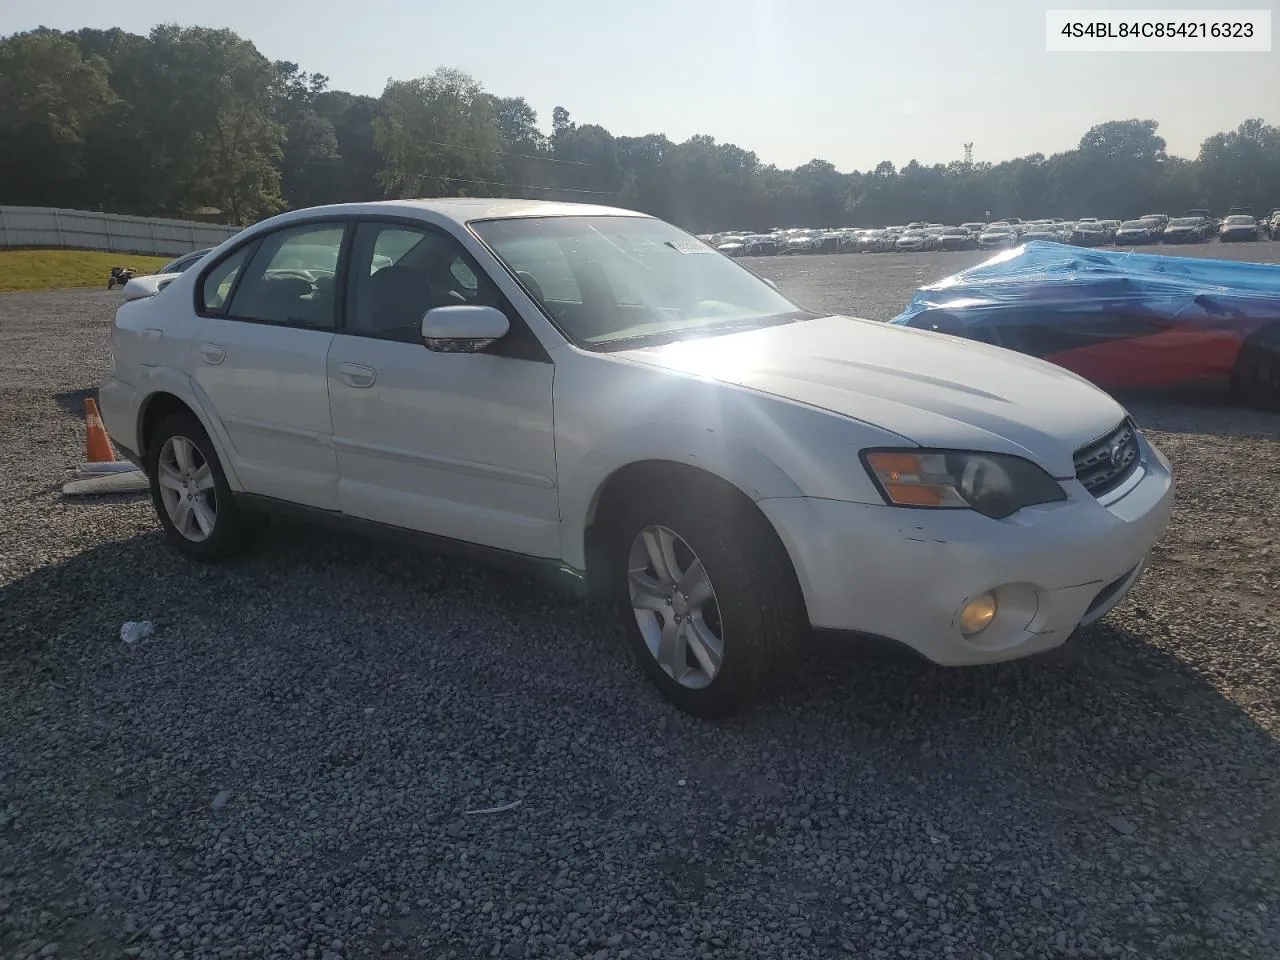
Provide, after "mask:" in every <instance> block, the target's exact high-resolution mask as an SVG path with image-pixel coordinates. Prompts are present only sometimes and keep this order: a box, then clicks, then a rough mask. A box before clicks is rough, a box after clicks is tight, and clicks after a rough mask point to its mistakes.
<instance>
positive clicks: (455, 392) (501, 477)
mask: <svg viewBox="0 0 1280 960" xmlns="http://www.w3.org/2000/svg"><path fill="white" fill-rule="evenodd" d="M349 269H350V273H349V275H348V282H347V300H346V310H345V314H344V326H343V327H342V328H341V329H339V330H338V332H337V333H336V334H335V336H334V338H333V345H332V347H331V348H330V350H329V358H328V378H329V403H330V407H331V409H332V416H333V434H334V437H333V442H334V449H335V450H336V452H337V458H338V475H339V481H338V499H339V503H340V504H341V508H342V510H343V511H344V512H345V513H348V514H351V515H352V516H355V517H361V518H363V519H367V520H376V521H379V522H382V523H388V524H393V525H395V526H399V527H407V528H410V529H414V530H421V531H424V532H427V533H431V534H435V535H437V536H442V537H448V538H450V539H454V540H462V541H467V542H470V543H478V544H482V545H484V546H489V547H497V548H500V549H503V550H509V551H513V552H516V553H520V554H525V555H528V556H538V557H554V556H557V555H558V553H559V519H560V516H559V504H558V500H557V491H556V460H555V437H554V433H553V425H552V411H551V396H552V390H551V386H552V376H553V374H554V371H555V367H554V365H553V364H552V363H551V362H550V359H549V358H547V357H546V356H545V354H542V353H541V352H540V350H539V349H536V348H531V345H535V346H536V341H534V340H533V338H532V335H531V334H530V333H529V331H528V330H527V328H525V327H524V325H523V321H522V320H521V319H520V318H519V316H518V314H516V312H515V310H514V308H512V307H511V305H510V304H509V303H508V302H507V301H506V299H505V298H504V297H503V296H502V294H501V293H500V292H499V291H498V290H497V288H496V287H495V286H494V285H493V283H492V282H491V281H490V280H489V278H488V277H487V276H485V274H484V272H483V270H482V269H481V268H480V267H479V266H478V265H477V264H476V263H475V261H474V260H472V258H471V257H470V255H468V254H467V253H466V252H465V251H464V250H463V248H462V246H461V245H460V244H459V243H458V242H457V241H456V240H454V239H453V238H452V237H449V236H448V235H447V234H446V233H444V232H442V231H437V230H435V229H433V228H428V227H423V226H419V225H408V224H403V223H396V222H384V221H369V222H362V223H360V224H358V225H357V227H356V231H355V234H354V238H353V242H352V248H351V258H350V268H349ZM459 303H461V304H465V303H476V304H484V305H488V306H495V307H498V308H499V309H501V310H503V312H504V313H506V314H507V316H508V319H509V320H510V321H511V323H512V331H511V333H510V334H509V335H508V337H506V338H504V339H503V340H500V341H498V342H497V343H496V344H494V345H493V346H492V347H491V348H489V350H487V351H485V352H482V353H435V352H433V351H431V350H429V349H428V348H427V347H426V346H425V345H424V344H423V342H422V337H421V323H422V315H423V314H424V313H425V312H426V311H427V310H429V309H431V308H432V307H437V306H446V305H449V304H459Z"/></svg>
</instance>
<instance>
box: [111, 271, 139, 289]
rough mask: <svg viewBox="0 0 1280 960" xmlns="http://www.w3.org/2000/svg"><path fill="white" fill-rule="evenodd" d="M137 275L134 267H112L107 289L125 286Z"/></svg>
mask: <svg viewBox="0 0 1280 960" xmlns="http://www.w3.org/2000/svg"><path fill="white" fill-rule="evenodd" d="M136 275H137V271H136V270H134V269H133V267H112V268H111V276H109V277H108V278H107V289H108V290H113V289H115V287H116V286H117V285H118V286H121V287H123V286H124V285H125V284H126V283H128V282H129V281H130V280H132V279H133V278H134V277H135V276H136Z"/></svg>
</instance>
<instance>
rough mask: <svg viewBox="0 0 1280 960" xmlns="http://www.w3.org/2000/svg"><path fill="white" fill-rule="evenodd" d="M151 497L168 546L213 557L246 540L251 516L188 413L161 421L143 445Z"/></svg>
mask: <svg viewBox="0 0 1280 960" xmlns="http://www.w3.org/2000/svg"><path fill="white" fill-rule="evenodd" d="M147 477H148V478H149V479H150V481H151V502H152V504H153V505H154V506H155V510H156V516H157V517H159V518H160V525H161V526H162V527H163V528H164V532H165V536H166V537H167V538H168V540H169V542H170V543H171V544H173V546H175V547H177V548H178V550H180V551H181V552H182V553H184V554H186V555H187V556H188V557H191V558H192V559H194V560H200V561H203V562H206V563H212V562H216V561H219V560H225V559H227V558H228V557H232V556H234V555H235V554H237V553H239V552H241V551H242V550H243V549H244V548H245V547H246V546H247V545H248V543H249V534H250V530H251V523H250V518H249V517H248V516H247V515H246V514H245V512H244V511H243V510H241V509H240V507H239V505H238V504H237V503H236V500H235V497H234V495H233V494H232V492H231V487H230V486H228V484H227V477H226V474H225V473H223V470H222V464H221V462H219V460H218V454H217V451H216V450H214V447H213V442H212V441H211V440H210V439H209V435H208V434H207V433H206V432H205V429H204V427H202V426H201V425H200V421H198V420H197V419H196V418H195V417H194V416H193V415H192V414H190V413H176V414H173V415H172V416H169V417H167V418H166V419H165V420H164V421H163V422H161V424H160V426H159V428H158V429H157V430H156V434H155V437H154V438H153V439H152V440H151V441H150V443H149V444H148V449H147Z"/></svg>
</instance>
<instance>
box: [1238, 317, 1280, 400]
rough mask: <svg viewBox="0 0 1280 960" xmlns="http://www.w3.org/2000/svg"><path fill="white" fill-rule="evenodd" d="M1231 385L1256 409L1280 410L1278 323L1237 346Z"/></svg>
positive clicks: (1279, 329) (1279, 335) (1279, 341)
mask: <svg viewBox="0 0 1280 960" xmlns="http://www.w3.org/2000/svg"><path fill="white" fill-rule="evenodd" d="M1231 387H1232V390H1233V391H1234V392H1235V394H1236V396H1238V397H1239V398H1240V399H1241V400H1243V401H1244V402H1246V403H1248V404H1249V405H1250V406H1253V407H1257V408H1258V409H1259V410H1267V411H1270V412H1272V413H1280V323H1277V324H1272V325H1271V326H1269V327H1263V328H1262V329H1261V330H1259V331H1257V332H1256V333H1254V335H1253V336H1251V337H1250V338H1249V339H1248V340H1246V341H1245V342H1244V345H1243V346H1242V347H1241V348H1240V355H1239V356H1238V357H1237V358H1236V365H1235V369H1234V370H1232V371H1231Z"/></svg>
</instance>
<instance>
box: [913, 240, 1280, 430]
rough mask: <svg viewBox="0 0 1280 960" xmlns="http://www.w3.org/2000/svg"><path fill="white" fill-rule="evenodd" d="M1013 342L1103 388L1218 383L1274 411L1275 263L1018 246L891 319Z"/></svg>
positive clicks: (1277, 341) (1279, 357) (1279, 309)
mask: <svg viewBox="0 0 1280 960" xmlns="http://www.w3.org/2000/svg"><path fill="white" fill-rule="evenodd" d="M891 322H893V323H896V324H901V325H903V326H909V327H917V328H924V329H928V330H937V331H940V332H943V333H949V334H953V335H956V336H961V337H966V338H968V339H971V340H978V341H982V342H984V343H991V344H995V345H997V346H1001V347H1007V348H1009V349H1012V350H1017V351H1019V352H1021V353H1026V354H1030V355H1032V356H1035V357H1040V358H1043V359H1045V360H1049V361H1050V362H1052V363H1056V364H1058V365H1059V366H1062V367H1065V368H1066V369H1068V370H1071V371H1073V372H1075V373H1077V374H1079V375H1080V376H1082V377H1084V378H1086V379H1088V380H1091V381H1092V382H1094V383H1096V384H1097V385H1098V386H1100V387H1103V388H1104V389H1108V390H1139V389H1142V390H1145V389H1168V388H1178V387H1190V386H1200V385H1204V384H1210V385H1219V384H1220V385H1224V386H1229V387H1230V388H1231V389H1233V390H1234V391H1235V393H1236V394H1237V395H1238V396H1239V397H1240V398H1241V399H1242V400H1244V401H1246V402H1248V403H1250V404H1252V405H1254V406H1257V407H1260V408H1262V409H1264V410H1275V411H1278V412H1280V266H1272V265H1269V264H1258V263H1237V262H1234V261H1225V260H1202V259H1192V258H1183V257H1165V256H1158V255H1155V254H1136V253H1121V252H1117V251H1110V250H1081V249H1079V248H1078V247H1071V246H1067V245H1064V244H1057V243H1040V242H1036V243H1029V244H1027V245H1026V246H1025V247H1023V248H1021V249H1020V250H1019V251H1017V252H1015V253H1014V254H1013V255H1012V256H1010V255H1008V254H1006V255H1002V256H998V257H995V258H993V259H991V260H988V261H987V262H986V263H982V264H979V265H978V266H976V267H973V268H971V269H969V270H964V271H962V272H960V273H958V274H955V275H954V276H951V277H948V278H947V279H945V280H941V281H939V282H938V283H935V284H931V285H930V286H927V287H923V288H921V289H920V290H919V291H918V292H917V293H916V296H915V298H914V299H913V300H912V301H911V304H910V306H908V308H907V310H906V311H905V312H904V313H903V314H902V315H901V316H899V317H897V318H895V319H894V320H893V321H891Z"/></svg>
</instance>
